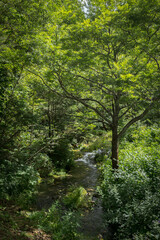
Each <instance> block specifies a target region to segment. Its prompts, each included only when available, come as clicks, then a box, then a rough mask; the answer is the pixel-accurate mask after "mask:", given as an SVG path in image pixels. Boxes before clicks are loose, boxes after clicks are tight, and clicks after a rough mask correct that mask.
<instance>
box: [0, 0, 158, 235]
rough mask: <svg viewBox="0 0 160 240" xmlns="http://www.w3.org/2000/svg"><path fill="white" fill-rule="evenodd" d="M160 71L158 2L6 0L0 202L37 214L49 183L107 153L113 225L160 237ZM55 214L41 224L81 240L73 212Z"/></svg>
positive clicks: (1, 9)
mask: <svg viewBox="0 0 160 240" xmlns="http://www.w3.org/2000/svg"><path fill="white" fill-rule="evenodd" d="M159 73H160V2H159V1H158V0H138V1H137V0H108V1H104V0H86V1H79V0H64V1H62V0H56V1H52V0H38V1H37V0H30V1H27V0H23V1H22V0H2V1H0V139H1V140H0V201H1V202H3V201H4V202H5V201H6V200H8V201H14V203H16V204H18V205H20V206H21V207H22V208H28V207H29V206H30V205H32V204H33V202H34V199H35V195H36V192H37V187H38V185H39V184H40V182H41V181H43V179H44V178H47V177H48V176H53V175H54V173H55V172H56V171H61V170H62V171H66V172H67V171H69V170H70V169H71V168H72V167H74V156H76V154H77V156H79V155H80V154H81V153H79V150H82V151H85V149H86V147H88V150H89V151H92V150H97V149H99V148H102V149H103V154H102V155H101V156H96V160H97V162H98V163H99V164H101V163H102V162H103V163H104V161H105V163H104V165H103V167H102V169H101V170H102V175H103V183H102V186H101V194H102V199H103V205H104V210H105V212H106V221H107V224H109V225H110V226H111V227H112V229H113V230H115V237H116V238H117V239H125V238H126V239H144V237H145V238H147V239H158V238H159V231H160V230H159V220H160V210H159V205H160V204H159V198H160V192H159V187H160V179H159V175H160V164H159V154H160V152H159V134H160V133H159V116H160V113H159V102H160V81H159ZM142 120H144V121H143V122H142ZM140 121H141V124H140V126H139V125H138V124H139V122H140ZM135 124H137V125H135ZM134 125H135V126H137V129H136V128H135V127H134ZM138 126H139V127H138ZM110 158H111V160H110ZM113 169H114V171H112V170H113ZM52 180H53V181H54V179H52ZM81 190H83V189H81ZM79 192H81V191H78V190H77V192H76V191H75V192H74V193H73V195H72V194H71V195H70V196H69V200H68V201H69V203H68V205H70V198H71V203H72V200H73V202H74V201H75V202H76V198H77V196H78V194H79ZM82 193H84V198H85V195H86V192H83V191H82ZM82 195H83V194H82ZM72 204H73V206H74V203H72ZM72 204H71V205H72ZM54 211H55V212H56V211H60V209H59V208H58V210H56V208H55V206H53V208H52V209H50V210H49V212H45V211H44V212H43V211H42V212H37V213H35V215H34V216H35V218H34V219H35V221H37V226H38V224H39V223H38V218H39V217H40V218H41V219H42V225H41V229H43V230H44V231H48V232H52V231H55V232H56V231H58V233H57V235H54V237H53V238H57V239H63V234H64V233H65V234H66V236H67V238H68V239H72V238H73V239H74V237H75V238H76V237H77V236H76V234H75V232H74V231H73V229H72V225H71V226H68V224H69V221H70V219H72V217H71V215H72V214H70V213H68V214H66V215H65V216H62V215H61V213H60V212H59V215H58V220H57V221H58V222H55V225H54V224H53V225H54V226H52V224H51V222H52V220H53V222H54V220H55V219H52V213H53V214H54ZM70 217H71V218H70ZM45 218H47V219H48V220H46V219H45ZM60 219H63V222H64V224H66V226H63V224H60ZM47 225H48V228H49V229H48V228H47ZM67 226H68V230H67ZM74 226H75V225H74V224H73V228H74ZM52 227H53V229H52ZM56 227H57V228H56ZM61 227H62V228H63V227H64V229H63V230H64V231H62V232H63V233H62V232H61V231H60V233H59V229H60V228H61ZM57 229H58V230H57ZM67 231H69V232H67ZM58 234H60V235H58ZM69 234H71V235H69Z"/></svg>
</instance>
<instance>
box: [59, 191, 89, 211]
mask: <svg viewBox="0 0 160 240" xmlns="http://www.w3.org/2000/svg"><path fill="white" fill-rule="evenodd" d="M63 202H64V204H65V205H66V206H68V207H72V208H80V207H87V205H88V194H87V191H86V190H85V189H84V188H83V187H78V188H76V189H75V190H73V191H72V192H69V193H68V194H67V195H66V196H65V198H64V200H63Z"/></svg>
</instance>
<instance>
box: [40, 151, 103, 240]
mask: <svg viewBox="0 0 160 240" xmlns="http://www.w3.org/2000/svg"><path fill="white" fill-rule="evenodd" d="M100 153H101V151H100V150H98V151H94V152H92V153H85V154H84V156H83V157H82V158H79V159H78V160H76V166H75V168H74V169H73V170H72V171H70V174H69V176H68V177H67V178H65V179H57V180H56V181H55V182H54V183H53V184H47V183H42V184H41V186H40V189H39V196H38V199H37V207H38V208H39V209H42V208H45V209H48V208H49V207H50V206H51V205H52V204H53V202H54V201H56V200H58V199H61V198H62V197H63V196H64V195H65V194H66V193H67V189H68V188H69V187H71V186H74V187H75V186H76V187H79V186H82V187H84V188H85V189H86V190H87V191H88V192H89V193H92V195H93V199H92V200H93V201H95V205H94V207H93V209H92V210H90V211H88V213H85V214H84V216H83V217H82V218H81V222H80V225H81V227H80V231H81V232H82V233H83V234H84V238H83V240H93V239H94V240H97V239H100V236H101V234H104V228H103V210H102V206H101V200H100V199H99V198H98V197H97V195H96V194H94V192H95V190H96V186H97V183H98V176H99V173H98V170H97V168H96V165H95V162H94V159H95V155H96V154H100Z"/></svg>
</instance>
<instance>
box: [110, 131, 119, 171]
mask: <svg viewBox="0 0 160 240" xmlns="http://www.w3.org/2000/svg"><path fill="white" fill-rule="evenodd" d="M118 148H119V138H118V132H117V126H114V127H113V129H112V156H111V159H112V168H113V170H114V169H118V168H119V161H118Z"/></svg>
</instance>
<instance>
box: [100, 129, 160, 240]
mask: <svg viewBox="0 0 160 240" xmlns="http://www.w3.org/2000/svg"><path fill="white" fill-rule="evenodd" d="M145 137H146V140H145V138H144V137H143V139H144V142H141V143H139V145H137V142H136V143H135V142H133V143H127V144H126V145H125V148H124V149H121V151H120V168H119V170H117V171H116V172H114V173H113V171H112V168H111V161H110V160H108V161H107V162H106V163H105V164H104V165H103V167H102V168H103V182H102V185H101V188H100V192H101V195H102V199H103V207H104V211H105V219H106V222H107V224H108V225H110V226H112V228H113V229H114V237H115V239H123V240H124V239H146V240H150V239H160V224H159V221H160V204H159V203H160V201H159V199H160V190H159V189H160V162H159V156H160V150H159V148H158V145H157V141H154V142H153V143H150V144H148V141H149V140H148V137H150V134H149V135H147V136H146V135H145Z"/></svg>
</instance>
